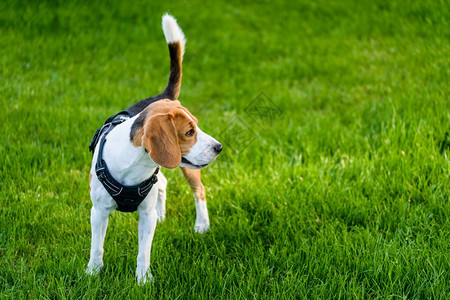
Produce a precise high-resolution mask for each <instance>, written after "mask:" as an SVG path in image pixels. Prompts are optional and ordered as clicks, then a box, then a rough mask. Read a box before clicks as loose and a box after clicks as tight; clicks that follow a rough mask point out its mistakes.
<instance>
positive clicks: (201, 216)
mask: <svg viewBox="0 0 450 300" xmlns="http://www.w3.org/2000/svg"><path fill="white" fill-rule="evenodd" d="M181 170H182V171H183V174H184V177H185V178H186V180H187V181H188V183H189V185H190V187H191V190H192V193H193V194H194V199H195V210H196V212H197V217H196V219H195V225H194V231H195V232H197V233H202V234H203V233H205V232H206V231H208V229H209V216H208V208H207V206H206V195H205V187H204V186H203V183H202V181H201V171H200V170H192V169H188V168H181Z"/></svg>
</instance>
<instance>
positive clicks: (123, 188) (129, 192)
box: [89, 113, 159, 212]
mask: <svg viewBox="0 0 450 300" xmlns="http://www.w3.org/2000/svg"><path fill="white" fill-rule="evenodd" d="M120 114H121V113H119V114H116V115H114V116H112V117H110V118H109V119H108V120H109V122H105V125H103V126H102V127H101V128H99V129H98V130H97V132H96V133H95V136H94V138H93V140H92V142H91V145H90V146H89V148H91V146H92V144H93V143H94V142H95V144H94V145H93V148H94V149H95V145H96V144H97V143H98V139H99V137H100V136H102V137H101V140H100V145H99V149H98V156H97V162H96V164H95V173H96V174H97V178H98V180H99V181H100V182H101V183H102V185H103V187H104V188H105V189H106V191H107V192H108V193H109V194H110V196H111V197H112V198H113V199H114V200H115V201H116V203H117V210H119V211H123V212H133V211H136V210H137V207H138V206H139V204H141V202H142V201H144V199H145V197H147V195H148V193H149V192H150V191H151V189H152V187H153V185H154V184H155V183H156V182H158V177H157V174H158V172H159V166H158V167H156V170H155V172H153V174H152V176H150V178H148V179H146V180H144V181H143V182H141V183H140V184H137V185H131V186H128V185H123V184H121V183H120V182H118V181H117V180H116V179H115V178H114V177H113V176H112V174H111V172H110V171H109V169H108V166H107V165H106V162H105V161H104V160H103V148H104V146H105V143H106V136H107V135H108V133H109V132H110V131H111V130H112V129H113V128H114V127H116V126H117V125H118V124H120V123H122V122H124V121H125V120H126V119H127V118H126V117H125V118H123V117H119V118H116V117H117V116H118V115H120ZM108 120H107V121H108Z"/></svg>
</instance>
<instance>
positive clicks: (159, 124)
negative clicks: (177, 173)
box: [142, 114, 181, 169]
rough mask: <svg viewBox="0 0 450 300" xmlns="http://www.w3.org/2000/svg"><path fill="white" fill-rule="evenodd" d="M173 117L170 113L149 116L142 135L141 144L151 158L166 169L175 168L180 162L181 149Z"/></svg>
mask: <svg viewBox="0 0 450 300" xmlns="http://www.w3.org/2000/svg"><path fill="white" fill-rule="evenodd" d="M173 118H174V116H173V115H171V114H157V115H154V116H151V117H150V118H149V119H148V120H147V122H146V124H145V125H146V126H144V134H143V135H142V145H143V146H144V147H145V148H146V149H147V150H148V151H149V152H150V157H151V158H152V160H153V161H154V162H155V163H157V164H158V165H160V166H163V167H164V168H167V169H173V168H176V167H178V165H179V164H180V163H181V151H180V146H179V145H178V138H177V131H176V128H175V125H174V123H173Z"/></svg>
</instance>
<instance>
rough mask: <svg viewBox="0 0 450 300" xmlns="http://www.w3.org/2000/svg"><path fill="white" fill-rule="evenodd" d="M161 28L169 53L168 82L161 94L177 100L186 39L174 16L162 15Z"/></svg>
mask: <svg viewBox="0 0 450 300" xmlns="http://www.w3.org/2000/svg"><path fill="white" fill-rule="evenodd" d="M162 28H163V31H164V35H165V37H166V41H167V45H168V46H169V53H170V75H169V83H168V84H167V87H166V89H165V90H164V92H163V94H165V96H167V98H169V99H171V100H177V99H178V96H179V95H180V88H181V76H182V62H183V54H184V47H185V45H186V39H185V37H184V34H183V31H182V30H181V28H180V26H178V24H177V21H176V20H175V18H174V17H172V16H171V15H169V14H165V15H164V16H163V18H162Z"/></svg>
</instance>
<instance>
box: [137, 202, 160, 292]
mask: <svg viewBox="0 0 450 300" xmlns="http://www.w3.org/2000/svg"><path fill="white" fill-rule="evenodd" d="M138 212H139V225H138V227H139V228H138V230H139V253H138V257H137V268H136V277H137V281H138V283H139V284H145V283H146V282H147V280H150V281H151V280H152V279H153V277H152V274H151V273H150V251H151V247H152V240H153V235H154V234H155V228H156V220H157V219H158V215H157V213H156V209H155V208H152V209H150V210H148V209H146V208H145V207H143V208H141V207H139V208H138Z"/></svg>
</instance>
